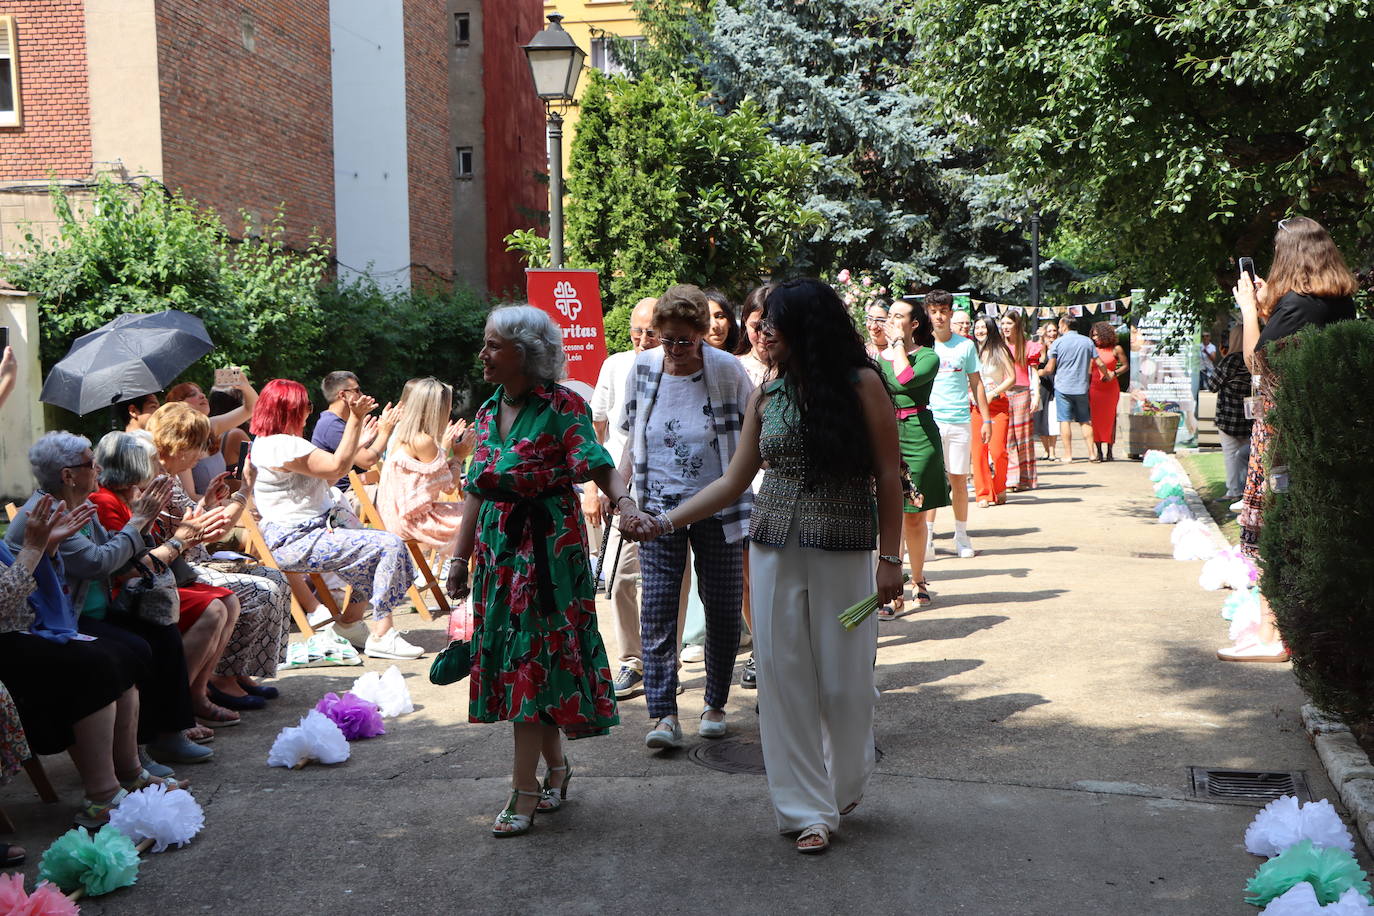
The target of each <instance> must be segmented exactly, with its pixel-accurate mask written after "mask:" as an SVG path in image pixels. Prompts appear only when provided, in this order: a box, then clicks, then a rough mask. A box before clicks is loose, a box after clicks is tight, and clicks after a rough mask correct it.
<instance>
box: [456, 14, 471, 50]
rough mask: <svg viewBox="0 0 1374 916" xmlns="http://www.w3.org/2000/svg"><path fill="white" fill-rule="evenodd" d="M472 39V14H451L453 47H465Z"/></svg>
mask: <svg viewBox="0 0 1374 916" xmlns="http://www.w3.org/2000/svg"><path fill="white" fill-rule="evenodd" d="M471 41H472V15H471V14H469V13H454V14H453V45H454V47H458V48H461V47H465V46H466V45H467V44H469V43H470V42H471Z"/></svg>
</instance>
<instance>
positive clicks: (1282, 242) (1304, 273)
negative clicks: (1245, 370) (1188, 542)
mask: <svg viewBox="0 0 1374 916" xmlns="http://www.w3.org/2000/svg"><path fill="white" fill-rule="evenodd" d="M1358 288H1359V285H1358V284H1357V283H1356V281H1355V276H1354V274H1352V273H1351V272H1350V268H1349V267H1347V266H1346V263H1345V258H1344V257H1342V256H1341V252H1340V249H1338V248H1337V247H1336V243H1335V242H1333V241H1332V240H1331V236H1330V235H1329V234H1328V233H1327V231H1326V230H1325V229H1324V228H1322V226H1321V224H1320V223H1318V222H1317V221H1316V220H1312V219H1308V218H1307V217H1305V216H1294V217H1290V218H1288V219H1284V220H1279V225H1278V233H1277V234H1276V235H1275V236H1274V262H1273V265H1272V266H1271V267H1270V270H1269V278H1268V279H1267V280H1261V279H1259V278H1253V279H1252V278H1251V276H1250V274H1249V273H1247V272H1245V271H1241V274H1240V277H1239V279H1238V280H1237V281H1236V288H1235V289H1234V290H1233V291H1232V292H1233V293H1234V295H1235V297H1236V305H1237V306H1239V307H1240V315H1241V321H1242V323H1243V324H1244V327H1245V333H1244V340H1245V345H1244V349H1245V362H1246V364H1247V365H1248V366H1249V367H1250V371H1251V372H1253V373H1255V375H1256V376H1258V377H1259V379H1260V393H1259V406H1258V410H1257V412H1256V416H1255V424H1254V426H1253V427H1252V429H1251V432H1250V464H1249V467H1248V468H1247V470H1246V477H1245V497H1244V504H1245V505H1244V508H1243V509H1242V510H1241V513H1240V546H1241V550H1242V551H1244V553H1245V555H1246V556H1248V557H1250V558H1251V559H1252V560H1255V561H1256V562H1258V561H1259V537H1260V528H1261V526H1262V524H1263V521H1264V500H1265V494H1266V492H1267V491H1268V485H1267V483H1266V480H1265V477H1266V475H1267V472H1268V464H1269V454H1270V452H1272V451H1274V450H1275V448H1276V445H1277V443H1276V442H1275V439H1274V428H1273V427H1272V426H1270V425H1269V424H1268V423H1267V422H1265V419H1264V418H1265V414H1267V413H1268V412H1269V410H1271V409H1272V408H1273V406H1274V393H1275V392H1276V391H1277V390H1278V386H1279V384H1280V381H1281V380H1280V379H1279V377H1278V376H1277V375H1276V374H1275V373H1274V372H1273V370H1272V369H1271V368H1270V367H1269V360H1268V354H1269V353H1271V352H1273V347H1272V345H1274V344H1276V343H1278V342H1280V341H1282V340H1284V339H1286V338H1288V337H1290V336H1292V335H1293V334H1296V333H1297V332H1298V331H1301V330H1302V329H1303V328H1305V327H1307V326H1308V325H1317V326H1321V325H1326V324H1331V323H1332V322H1335V321H1348V320H1350V319H1353V318H1354V317H1355V300H1354V299H1352V298H1351V297H1352V296H1353V295H1354V294H1355V290H1356V289H1358ZM1261 325H1263V329H1262V330H1261ZM1260 601H1261V602H1262V604H1263V609H1264V610H1263V614H1264V616H1263V619H1262V621H1261V623H1260V629H1259V633H1258V634H1257V635H1256V637H1255V638H1254V639H1253V640H1251V641H1247V642H1243V643H1237V644H1236V645H1234V646H1227V647H1226V648H1224V649H1218V650H1217V658H1219V659H1221V660H1222V661H1228V662H1286V661H1288V649H1287V648H1285V647H1284V645H1283V640H1282V639H1281V638H1280V637H1279V631H1278V627H1277V626H1275V624H1274V614H1273V611H1271V610H1270V609H1269V602H1267V601H1265V600H1264V599H1263V598H1261V599H1260Z"/></svg>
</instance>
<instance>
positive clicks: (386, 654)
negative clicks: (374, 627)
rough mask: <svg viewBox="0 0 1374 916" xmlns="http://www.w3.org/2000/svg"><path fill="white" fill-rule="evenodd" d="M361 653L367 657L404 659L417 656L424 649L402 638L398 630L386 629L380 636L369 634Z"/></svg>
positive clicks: (422, 653) (423, 652) (422, 652)
mask: <svg viewBox="0 0 1374 916" xmlns="http://www.w3.org/2000/svg"><path fill="white" fill-rule="evenodd" d="M363 654H364V655H366V656H367V657H369V658H402V659H405V658H419V657H420V656H421V655H424V654H425V650H424V649H421V648H420V647H419V646H413V645H411V644H410V643H408V642H406V641H405V640H404V639H402V638H401V631H400V630H387V631H386V632H385V633H383V634H382V635H381V636H369V637H368V638H367V644H366V645H365V646H363Z"/></svg>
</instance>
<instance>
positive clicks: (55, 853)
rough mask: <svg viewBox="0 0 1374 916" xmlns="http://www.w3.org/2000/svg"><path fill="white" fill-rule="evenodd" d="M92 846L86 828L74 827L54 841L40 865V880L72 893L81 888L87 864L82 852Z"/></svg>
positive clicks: (44, 854) (45, 852)
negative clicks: (83, 859)
mask: <svg viewBox="0 0 1374 916" xmlns="http://www.w3.org/2000/svg"><path fill="white" fill-rule="evenodd" d="M89 845H91V835H90V834H89V833H87V832H86V828H85V827H73V828H72V829H71V830H68V831H67V832H66V833H64V834H62V835H61V836H60V837H58V838H57V839H56V840H53V843H52V845H51V846H49V847H48V848H47V850H45V851H44V853H43V858H42V859H41V860H39V863H38V880H39V881H51V882H52V883H53V884H56V885H57V886H58V887H60V888H61V889H62V891H63V892H64V893H70V892H71V891H74V890H76V889H77V888H78V887H80V886H81V876H82V875H84V874H85V873H86V863H85V862H84V861H82V858H81V854H82V851H83V850H84V849H85V848H86V847H87V846H89Z"/></svg>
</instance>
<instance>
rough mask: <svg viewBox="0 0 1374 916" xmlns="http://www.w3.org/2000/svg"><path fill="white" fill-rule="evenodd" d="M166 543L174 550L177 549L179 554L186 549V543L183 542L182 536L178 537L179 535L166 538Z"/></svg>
mask: <svg viewBox="0 0 1374 916" xmlns="http://www.w3.org/2000/svg"><path fill="white" fill-rule="evenodd" d="M165 543H166V544H167V546H168V547H170V548H172V549H173V550H175V551H176V552H177V556H180V555H181V554H182V552H183V551H185V550H186V545H185V544H184V543H182V540H181V538H178V537H170V538H168V539H167V540H166V542H165Z"/></svg>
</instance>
